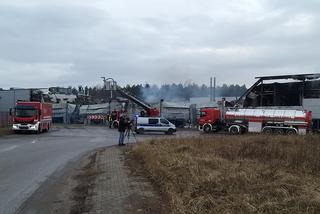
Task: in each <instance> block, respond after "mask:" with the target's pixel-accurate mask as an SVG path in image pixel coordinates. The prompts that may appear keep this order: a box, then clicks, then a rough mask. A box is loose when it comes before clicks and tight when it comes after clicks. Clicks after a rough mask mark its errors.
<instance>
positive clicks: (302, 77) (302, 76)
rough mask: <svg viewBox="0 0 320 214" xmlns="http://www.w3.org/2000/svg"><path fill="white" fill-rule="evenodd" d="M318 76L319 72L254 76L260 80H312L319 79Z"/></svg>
mask: <svg viewBox="0 0 320 214" xmlns="http://www.w3.org/2000/svg"><path fill="white" fill-rule="evenodd" d="M319 78H320V73H315V74H293V75H279V76H262V77H256V79H260V80H276V79H293V80H313V79H319Z"/></svg>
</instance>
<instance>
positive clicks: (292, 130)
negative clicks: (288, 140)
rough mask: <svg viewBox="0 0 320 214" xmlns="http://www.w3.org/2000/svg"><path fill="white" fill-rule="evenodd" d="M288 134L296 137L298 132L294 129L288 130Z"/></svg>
mask: <svg viewBox="0 0 320 214" xmlns="http://www.w3.org/2000/svg"><path fill="white" fill-rule="evenodd" d="M286 134H287V135H296V134H297V131H296V130H294V129H287V131H286Z"/></svg>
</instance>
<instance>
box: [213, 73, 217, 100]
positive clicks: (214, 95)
mask: <svg viewBox="0 0 320 214" xmlns="http://www.w3.org/2000/svg"><path fill="white" fill-rule="evenodd" d="M213 101H214V102H215V101H216V77H214V79H213Z"/></svg>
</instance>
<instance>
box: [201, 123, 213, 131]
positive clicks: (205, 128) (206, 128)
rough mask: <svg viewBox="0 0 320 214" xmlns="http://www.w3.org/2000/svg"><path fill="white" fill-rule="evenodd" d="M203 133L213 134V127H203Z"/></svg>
mask: <svg viewBox="0 0 320 214" xmlns="http://www.w3.org/2000/svg"><path fill="white" fill-rule="evenodd" d="M203 131H204V132H205V133H209V132H211V126H210V125H208V124H207V125H204V127H203Z"/></svg>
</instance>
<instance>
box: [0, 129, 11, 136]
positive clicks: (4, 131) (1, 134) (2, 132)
mask: <svg viewBox="0 0 320 214" xmlns="http://www.w3.org/2000/svg"><path fill="white" fill-rule="evenodd" d="M11 133H12V131H11V130H10V129H9V128H0V136H3V135H8V134H11Z"/></svg>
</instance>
